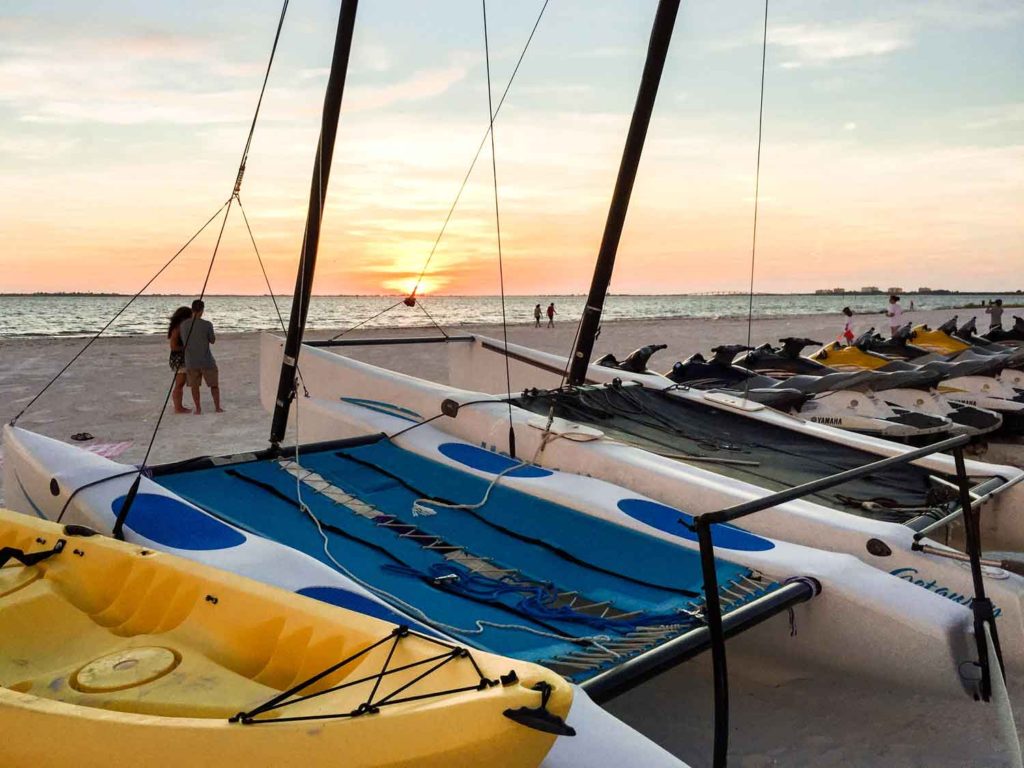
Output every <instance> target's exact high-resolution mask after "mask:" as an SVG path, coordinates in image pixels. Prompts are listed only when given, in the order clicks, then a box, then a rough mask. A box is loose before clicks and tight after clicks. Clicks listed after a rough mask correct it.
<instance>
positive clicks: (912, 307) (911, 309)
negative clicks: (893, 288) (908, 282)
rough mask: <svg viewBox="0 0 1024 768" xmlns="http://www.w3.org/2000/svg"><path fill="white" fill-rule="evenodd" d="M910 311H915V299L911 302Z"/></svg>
mask: <svg viewBox="0 0 1024 768" xmlns="http://www.w3.org/2000/svg"><path fill="white" fill-rule="evenodd" d="M909 311H910V312H913V311H914V300H913V299H911V300H910V310H909Z"/></svg>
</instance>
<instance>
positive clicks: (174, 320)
mask: <svg viewBox="0 0 1024 768" xmlns="http://www.w3.org/2000/svg"><path fill="white" fill-rule="evenodd" d="M190 317H192V310H191V309H189V308H188V307H178V308H177V309H176V310H174V314H173V315H171V322H170V325H168V326H167V338H168V339H169V338H171V334H172V333H174V329H175V328H177V327H178V326H179V325H181V324H182V322H183V321H185V320H188V319H189V318H190Z"/></svg>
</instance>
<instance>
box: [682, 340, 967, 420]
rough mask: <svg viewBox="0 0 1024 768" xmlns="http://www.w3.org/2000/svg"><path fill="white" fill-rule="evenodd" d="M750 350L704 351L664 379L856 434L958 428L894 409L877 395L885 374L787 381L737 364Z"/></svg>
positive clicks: (844, 374) (929, 416)
mask: <svg viewBox="0 0 1024 768" xmlns="http://www.w3.org/2000/svg"><path fill="white" fill-rule="evenodd" d="M749 350H750V347H747V346H745V345H742V344H728V345H722V346H719V347H715V348H714V349H713V350H711V351H712V353H713V357H712V359H711V360H707V359H705V358H704V356H703V355H701V354H699V353H698V354H695V355H691V356H690V357H689V358H687V359H686V360H683V361H681V362H677V363H676V364H675V365H674V366H672V370H670V371H668V372H667V373H666V374H665V377H666V378H667V379H669V380H670V381H673V382H675V383H676V384H679V385H681V386H686V387H691V388H693V389H700V390H705V391H713V392H720V393H724V394H727V395H731V396H733V397H736V398H738V399H740V400H749V401H753V402H757V403H762V404H764V405H769V406H771V407H773V408H776V409H779V410H785V411H789V412H791V413H794V414H799V415H800V416H802V417H803V418H806V419H808V420H810V421H815V422H817V423H821V424H830V425H832V426H837V427H840V428H842V429H849V430H851V431H855V432H864V433H867V434H886V435H888V436H890V437H923V436H930V435H939V434H945V433H947V432H949V431H950V429H951V428H952V427H953V424H952V423H951V421H950V420H949V419H947V418H945V417H943V416H940V415H932V414H925V413H921V412H919V411H917V410H916V409H907V408H902V407H899V406H895V407H894V406H892V405H890V404H888V403H886V402H885V401H883V400H880V399H878V398H877V397H875V395H874V393H873V391H872V382H873V381H874V380H875V379H878V378H885V376H884V375H881V376H880V375H879V374H876V373H874V372H873V371H853V372H844V371H828V372H827V373H826V374H825V375H824V376H821V375H797V376H792V377H790V378H788V379H786V380H785V381H782V380H779V379H777V378H773V377H770V376H763V375H760V374H757V373H754V372H752V371H749V370H747V369H745V368H741V367H739V366H736V365H733V360H734V359H735V357H736V355H738V354H739V353H740V352H748V351H749Z"/></svg>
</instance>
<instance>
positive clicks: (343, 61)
mask: <svg viewBox="0 0 1024 768" xmlns="http://www.w3.org/2000/svg"><path fill="white" fill-rule="evenodd" d="M358 4H359V3H358V0H342V2H341V13H340V14H339V16H338V31H337V35H336V36H335V39H334V57H333V58H332V60H331V74H330V77H329V78H328V80H327V92H326V93H325V94H324V109H323V116H322V118H321V126H320V143H319V144H318V145H317V148H316V159H315V160H314V161H313V179H312V181H311V183H310V188H309V210H308V211H307V213H306V230H305V234H304V236H303V239H302V256H301V258H300V259H299V272H298V275H296V277H295V294H294V296H293V298H292V312H291V317H290V319H289V321H288V335H287V338H286V339H285V343H284V359H283V360H282V362H281V378H280V380H279V381H278V384H277V400H276V403H275V405H274V419H273V422H272V424H271V427H270V443H271V445H273V446H275V447H276V446H277V445H279V444H280V443H281V441H282V440H283V439H284V434H285V429H286V428H287V426H288V411H289V409H290V408H291V404H292V397H293V396H294V393H295V373H296V370H297V368H298V360H299V349H300V348H301V347H302V334H303V331H304V330H305V328H306V315H307V313H308V312H309V297H310V294H311V293H312V291H313V274H314V272H315V271H316V254H317V250H318V248H319V246H320V223H321V218H322V216H323V205H324V201H325V200H326V198H327V182H328V179H329V178H330V175H331V160H332V159H333V157H334V140H335V137H336V136H337V135H338V115H339V113H340V111H341V97H342V95H343V94H344V92H345V75H346V74H347V72H348V58H349V52H350V51H351V50H352V30H353V28H354V27H355V21H356V7H357V6H358Z"/></svg>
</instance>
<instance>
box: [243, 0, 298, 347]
mask: <svg viewBox="0 0 1024 768" xmlns="http://www.w3.org/2000/svg"><path fill="white" fill-rule="evenodd" d="M285 5H287V2H286V3H285ZM235 199H236V200H238V210H239V211H241V212H242V220H243V221H244V222H245V229H246V231H248V233H249V240H250V241H251V242H252V249H253V250H254V251H255V252H256V260H257V261H258V262H259V265H260V271H261V272H262V273H263V282H265V283H266V284H267V293H269V294H270V300H271V301H272V302H274V312H276V313H277V322H278V323H280V324H281V330H282V331H284V330H286V328H285V324H284V318H283V317H282V316H281V308H280V307H279V306H278V305H277V299H276V298H275V296H274V289H273V288H271V287H270V278H269V277H268V276H267V269H266V267H264V266H263V257H262V256H260V249H259V248H257V247H256V238H255V237H254V236H253V233H252V227H250V226H249V217H248V216H246V215H245V208H243V207H242V198H240V197H238V196H237V195H236V196H235Z"/></svg>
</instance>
